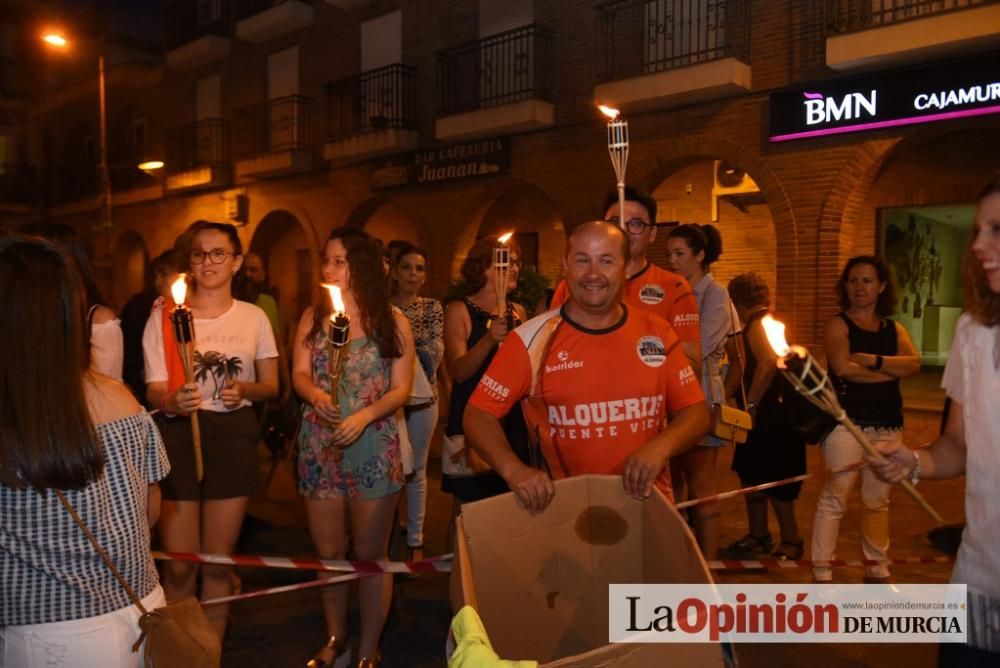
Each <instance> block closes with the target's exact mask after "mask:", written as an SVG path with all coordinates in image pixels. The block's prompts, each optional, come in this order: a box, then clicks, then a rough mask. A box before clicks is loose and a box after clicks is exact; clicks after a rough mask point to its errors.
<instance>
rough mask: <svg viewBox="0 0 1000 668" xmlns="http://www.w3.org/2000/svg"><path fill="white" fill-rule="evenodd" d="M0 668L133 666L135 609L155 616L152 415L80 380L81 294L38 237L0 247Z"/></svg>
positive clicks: (158, 602) (158, 449)
mask: <svg viewBox="0 0 1000 668" xmlns="http://www.w3.org/2000/svg"><path fill="white" fill-rule="evenodd" d="M0 294H3V295H4V306H5V308H6V311H7V314H8V316H10V317H5V318H0V348H2V349H3V351H4V354H3V355H0V432H2V436H0V591H2V592H3V593H2V596H0V666H10V667H11V668H15V667H20V666H32V665H45V666H52V667H53V668H56V667H59V666H66V667H70V666H73V667H83V668H91V667H92V668H107V667H125V666H138V665H139V664H140V657H141V655H142V654H141V650H140V652H139V653H133V652H132V644H133V643H134V642H135V641H136V640H137V639H138V637H139V626H138V619H139V610H138V608H136V607H135V606H134V605H133V604H132V603H131V602H130V600H129V597H128V595H127V594H126V593H125V591H124V589H123V588H122V587H121V585H120V584H119V583H118V581H117V580H116V579H115V577H114V575H112V573H111V571H110V570H109V569H108V568H107V567H106V566H105V565H104V563H103V562H102V561H101V559H100V558H99V557H98V555H97V552H96V549H95V548H94V547H93V546H92V545H91V543H90V541H89V540H88V539H87V538H86V536H85V535H84V533H83V531H82V529H80V528H79V527H78V526H77V525H76V524H75V522H74V521H73V518H72V517H71V515H70V514H69V511H68V510H67V509H66V508H64V507H63V506H62V504H61V503H60V501H59V499H58V498H57V496H56V494H55V490H61V491H62V493H63V494H64V495H65V498H66V500H67V501H68V502H69V504H70V505H71V506H72V507H73V508H74V510H75V511H76V513H77V514H78V515H79V516H80V518H81V520H82V521H83V523H84V525H85V526H86V527H87V528H88V529H89V530H90V531H91V533H92V534H93V535H94V537H95V539H96V541H97V544H98V545H100V546H101V548H102V549H103V550H104V551H105V552H107V553H108V555H109V556H110V558H111V559H112V560H113V562H114V563H115V564H116V566H117V567H118V569H119V570H120V571H121V574H122V575H123V576H124V578H125V580H126V582H128V583H129V585H130V586H131V587H132V589H133V590H134V591H135V593H136V595H137V596H138V597H139V598H140V599H141V600H142V603H143V605H144V606H145V607H146V609H147V610H152V609H154V608H157V607H161V606H163V605H164V604H165V599H164V595H163V590H162V589H161V588H160V584H159V579H158V578H157V575H156V568H155V567H154V565H153V559H152V556H151V555H150V552H149V534H150V530H149V527H150V526H151V525H152V524H153V523H154V522H155V521H156V516H157V514H158V512H159V490H158V488H157V482H158V481H159V480H161V479H162V478H163V477H164V476H165V475H166V474H167V471H168V470H169V465H168V463H167V456H166V452H165V451H164V449H163V444H162V442H161V440H160V434H159V432H158V431H157V430H156V426H155V425H154V424H153V421H152V419H151V418H150V417H149V415H148V414H147V413H146V412H145V411H144V410H143V409H142V408H141V407H140V406H139V404H138V403H136V401H135V399H134V398H133V397H132V395H131V393H130V392H129V391H128V389H127V388H126V387H125V386H124V385H122V384H121V383H118V382H116V381H113V380H111V379H110V378H108V377H106V376H104V375H101V374H98V373H94V371H93V370H92V369H88V364H89V360H88V354H87V339H88V336H87V335H86V331H87V324H86V308H85V305H84V304H83V302H82V300H81V297H82V296H83V294H84V289H83V286H82V284H81V281H80V278H79V276H78V274H77V272H76V269H75V267H74V266H73V263H72V261H71V260H70V259H69V258H68V257H67V256H66V255H64V254H63V253H61V252H60V251H59V249H58V248H56V247H55V246H54V245H52V244H51V243H49V242H47V241H43V240H40V239H31V238H27V237H18V236H10V237H5V238H2V239H0Z"/></svg>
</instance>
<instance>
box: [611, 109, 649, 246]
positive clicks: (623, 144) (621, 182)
mask: <svg viewBox="0 0 1000 668" xmlns="http://www.w3.org/2000/svg"><path fill="white" fill-rule="evenodd" d="M598 109H600V110H601V113H602V114H604V115H605V116H607V117H608V154H610V156H611V166H612V167H614V168H615V177H617V179H618V224H619V225H620V226H621V228H622V229H623V230H624V229H625V168H626V167H627V166H628V121H626V120H625V119H623V118H621V114H620V112H619V111H618V110H617V109H612V108H611V107H606V106H604V105H603V104H602V105H600V106H599V107H598ZM654 222H655V221H654Z"/></svg>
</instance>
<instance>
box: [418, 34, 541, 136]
mask: <svg viewBox="0 0 1000 668" xmlns="http://www.w3.org/2000/svg"><path fill="white" fill-rule="evenodd" d="M437 82H438V119H437V124H436V128H435V135H436V137H437V138H438V139H442V140H458V139H473V138H477V137H486V136H492V135H497V134H510V133H515V132H526V131H528V130H537V129H540V128H546V127H550V126H551V125H552V124H553V123H554V121H555V108H554V107H553V105H552V32H551V31H550V30H549V29H547V28H544V27H542V26H538V25H530V26H525V27H523V28H517V29H515V30H511V31H508V32H503V33H499V34H497V35H491V36H490V37H486V38H483V39H480V40H478V41H476V42H472V43H470V44H466V45H464V46H459V47H456V48H453V49H448V50H446V51H440V52H438V56H437Z"/></svg>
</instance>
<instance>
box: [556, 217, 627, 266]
mask: <svg viewBox="0 0 1000 668" xmlns="http://www.w3.org/2000/svg"><path fill="white" fill-rule="evenodd" d="M598 239H601V240H611V239H617V240H618V243H619V248H620V249H621V253H622V259H623V260H627V259H628V258H629V254H630V253H631V247H630V246H631V244H630V243H629V238H628V235H627V234H625V233H624V232H623V231H622V229H621V228H620V227H618V226H617V225H615V224H614V223H607V222H605V221H603V220H592V221H590V222H587V223H582V224H580V225H577V226H576V228H575V229H574V230H573V232H572V233H571V234H570V235H569V239H568V240H567V241H566V257H567V258H568V257H569V256H570V255H571V254H572V253H573V248H574V245H580V244H583V245H586V244H589V243H590V242H591V241H594V240H598Z"/></svg>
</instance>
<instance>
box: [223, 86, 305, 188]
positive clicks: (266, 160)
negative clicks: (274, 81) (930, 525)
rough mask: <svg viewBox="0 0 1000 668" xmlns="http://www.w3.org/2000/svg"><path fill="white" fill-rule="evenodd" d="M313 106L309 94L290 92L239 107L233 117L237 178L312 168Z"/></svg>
mask: <svg viewBox="0 0 1000 668" xmlns="http://www.w3.org/2000/svg"><path fill="white" fill-rule="evenodd" d="M312 109H313V101H312V100H310V99H309V98H306V97H302V96H300V95H289V96H288V97H280V98H276V99H274V100H271V101H269V102H265V103H264V104H260V105H256V106H253V107H247V108H244V109H240V110H238V111H237V112H236V113H235V114H234V118H233V142H234V153H235V157H236V170H235V171H236V179H237V180H239V179H247V178H266V177H271V176H281V175H283V174H292V173H296V172H304V171H309V170H310V169H312V168H313V162H314V156H313V147H314V141H315V140H314V135H313V113H312Z"/></svg>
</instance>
